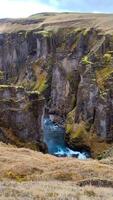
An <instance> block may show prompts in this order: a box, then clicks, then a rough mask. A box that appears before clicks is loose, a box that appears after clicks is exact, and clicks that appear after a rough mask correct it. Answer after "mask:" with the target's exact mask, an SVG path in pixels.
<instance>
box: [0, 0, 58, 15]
mask: <svg viewBox="0 0 113 200" xmlns="http://www.w3.org/2000/svg"><path fill="white" fill-rule="evenodd" d="M54 11H56V8H55V7H53V6H52V5H50V4H49V5H48V4H46V3H41V1H36V0H26V1H25V0H0V18H7V17H12V18H13V17H15V18H18V17H27V16H29V15H32V14H34V13H38V12H54Z"/></svg>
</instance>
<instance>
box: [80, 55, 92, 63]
mask: <svg viewBox="0 0 113 200" xmlns="http://www.w3.org/2000/svg"><path fill="white" fill-rule="evenodd" d="M82 64H83V65H88V64H92V62H91V61H90V60H89V58H88V56H84V57H83V58H82Z"/></svg>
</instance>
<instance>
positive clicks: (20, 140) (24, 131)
mask: <svg viewBox="0 0 113 200" xmlns="http://www.w3.org/2000/svg"><path fill="white" fill-rule="evenodd" d="M43 107H44V99H41V98H39V95H38V94H37V93H36V92H31V93H30V92H29V93H27V92H26V91H25V90H24V88H22V87H14V86H8V85H1V86H0V140H2V141H3V142H6V143H12V144H15V145H17V146H21V147H22V146H26V147H29V148H32V149H37V150H39V149H41V148H42V149H43V150H44V144H43V142H42V139H43V138H42V127H41V120H42V116H43Z"/></svg>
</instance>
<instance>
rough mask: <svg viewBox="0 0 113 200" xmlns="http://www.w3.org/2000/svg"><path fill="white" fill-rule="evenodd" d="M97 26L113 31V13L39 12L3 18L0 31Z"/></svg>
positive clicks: (108, 31) (105, 30)
mask: <svg viewBox="0 0 113 200" xmlns="http://www.w3.org/2000/svg"><path fill="white" fill-rule="evenodd" d="M67 26H68V27H75V28H78V27H79V28H92V27H93V28H97V29H100V30H102V31H104V32H106V33H113V14H88V13H84V14H83V13H66V12H64V13H39V14H35V15H32V16H30V17H28V18H24V19H22V18H21V19H1V20H0V32H1V33H2V32H15V31H20V30H33V29H37V28H41V27H48V28H50V29H55V28H59V27H67Z"/></svg>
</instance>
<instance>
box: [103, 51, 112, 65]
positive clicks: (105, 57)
mask: <svg viewBox="0 0 113 200" xmlns="http://www.w3.org/2000/svg"><path fill="white" fill-rule="evenodd" d="M103 59H104V62H105V63H106V64H107V63H110V62H111V59H112V56H111V54H110V53H106V54H104V56H103Z"/></svg>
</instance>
